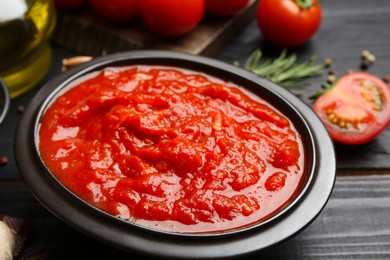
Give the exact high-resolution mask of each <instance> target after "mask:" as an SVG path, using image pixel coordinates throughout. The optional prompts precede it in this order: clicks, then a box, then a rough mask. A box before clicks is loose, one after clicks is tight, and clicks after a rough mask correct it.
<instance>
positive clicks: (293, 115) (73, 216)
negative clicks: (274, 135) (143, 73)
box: [15, 51, 336, 259]
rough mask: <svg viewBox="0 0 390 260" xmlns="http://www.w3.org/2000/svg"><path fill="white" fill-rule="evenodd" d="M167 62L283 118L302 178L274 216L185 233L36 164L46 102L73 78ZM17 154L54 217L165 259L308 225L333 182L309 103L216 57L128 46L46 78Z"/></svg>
mask: <svg viewBox="0 0 390 260" xmlns="http://www.w3.org/2000/svg"><path fill="white" fill-rule="evenodd" d="M131 65H157V66H161V65H163V66H170V67H177V68H182V69H190V70H193V71H199V72H203V73H206V74H209V75H211V76H214V77H217V78H222V79H224V80H228V81H232V82H234V83H236V84H237V85H241V86H245V88H247V89H249V90H250V91H251V92H253V93H254V94H256V95H259V96H260V97H261V98H262V99H264V100H266V101H267V102H268V103H270V104H271V105H273V106H274V107H276V108H277V109H278V110H279V111H280V112H282V113H283V114H284V115H285V116H287V117H288V118H289V119H290V120H291V121H292V122H293V123H294V125H295V127H296V128H297V130H298V132H299V133H300V135H301V137H302V141H303V146H304V150H305V166H304V167H305V170H304V177H303V184H302V185H301V187H300V192H299V193H298V195H297V196H296V198H295V199H294V200H293V201H292V202H291V203H290V204H288V205H287V206H286V207H284V208H283V209H282V210H280V212H278V213H277V214H276V215H274V216H273V217H271V218H269V219H267V220H266V221H262V222H259V223H256V224H253V225H250V226H247V227H244V228H240V229H237V230H234V231H231V232H221V233H218V232H217V233H205V234H186V233H178V232H165V231H159V230H154V229H151V228H147V227H142V226H139V225H135V224H134V223H132V222H129V221H124V220H121V219H119V218H116V217H114V216H112V215H109V214H107V213H105V212H103V211H101V210H99V209H97V208H95V207H93V206H91V205H90V204H88V203H86V202H84V201H83V200H81V199H80V198H78V197H77V196H76V195H74V194H73V193H72V192H71V191H69V190H68V189H67V188H66V187H64V186H63V185H62V184H61V183H60V182H59V181H58V180H57V179H56V178H55V177H54V175H52V174H51V173H50V172H49V171H48V169H47V168H46V167H45V166H44V164H43V163H42V161H41V159H40V156H39V151H38V148H37V147H36V142H35V140H36V139H37V129H38V125H39V122H40V119H41V117H42V114H43V113H44V111H45V108H46V107H47V106H48V104H50V102H51V101H52V100H53V99H55V98H56V97H57V95H59V93H61V91H62V90H63V89H64V88H66V87H67V86H68V85H69V84H71V83H72V82H73V81H75V80H77V79H80V78H82V77H83V76H85V75H88V74H90V73H92V72H95V71H100V70H102V69H104V68H107V67H118V66H131ZM15 157H16V162H17V165H18V169H19V171H20V174H21V175H22V177H23V179H24V182H25V183H26V185H27V186H28V188H29V189H30V191H31V192H32V193H33V194H34V196H35V197H36V198H37V199H38V200H39V201H40V203H41V204H43V205H44V206H45V207H46V208H47V209H49V210H50V211H51V212H52V213H54V214H55V215H56V216H57V217H58V218H60V219H62V220H63V221H64V222H66V223H68V224H69V225H71V226H72V227H74V228H76V229H78V230H79V231H81V232H83V233H86V234H88V235H89V236H91V237H94V238H96V239H97V240H100V241H103V242H105V243H107V244H109V245H112V246H114V247H117V248H120V249H123V250H127V251H129V252H135V253H140V254H144V255H149V256H157V257H166V258H181V259H182V258H198V259H211V258H212V259H218V258H220V259H224V258H231V257H241V256H245V255H250V254H255V253H258V252H260V251H262V250H265V249H267V248H270V247H272V246H275V245H278V244H280V243H282V242H284V241H285V240H287V239H290V238H291V237H293V236H294V235H296V234H298V233H299V232H300V231H302V230H303V229H304V228H305V227H307V226H308V225H309V224H310V223H311V222H312V221H313V220H314V219H315V218H316V217H317V216H318V215H319V214H320V212H321V210H322V209H323V208H324V206H325V205H326V202H327V201H328V199H329V196H330V194H331V191H332V189H333V185H334V181H335V171H336V162H335V153H334V148H333V143H332V141H331V139H330V137H329V135H328V133H327V131H326V129H325V128H324V126H323V124H322V123H321V121H320V120H319V119H318V117H317V116H316V114H315V113H314V112H313V111H312V109H311V108H310V107H309V106H308V105H306V104H305V103H304V102H302V101H301V100H300V99H299V98H297V97H296V96H294V95H293V94H292V93H290V92H289V91H287V90H286V89H284V88H282V87H279V86H277V85H276V84H274V83H272V82H270V81H268V80H265V79H262V78H259V77H258V76H256V75H254V74H252V73H250V72H248V71H245V70H243V69H240V68H238V67H236V66H233V65H231V64H228V63H224V62H221V61H217V60H215V59H210V58H205V57H200V56H192V55H188V54H182V53H176V52H168V51H133V52H124V53H118V54H114V55H108V56H104V57H100V58H96V59H94V60H92V61H90V62H88V63H85V64H82V65H79V66H78V67H75V68H72V69H71V70H69V71H67V72H66V73H63V74H61V75H59V76H57V77H56V78H53V79H52V80H51V81H50V82H48V83H47V84H46V85H45V86H44V87H43V88H42V89H41V90H40V91H39V92H38V94H37V95H36V96H35V97H34V99H33V100H32V101H31V103H30V105H29V106H28V107H27V109H26V111H25V113H24V114H23V117H22V119H21V121H20V125H19V127H18V129H17V133H16V143H15Z"/></svg>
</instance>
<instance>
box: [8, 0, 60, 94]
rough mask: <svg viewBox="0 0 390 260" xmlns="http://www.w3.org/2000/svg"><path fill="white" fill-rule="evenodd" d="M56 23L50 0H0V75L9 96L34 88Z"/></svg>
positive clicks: (48, 56)
mask: <svg viewBox="0 0 390 260" xmlns="http://www.w3.org/2000/svg"><path fill="white" fill-rule="evenodd" d="M12 12H14V13H12ZM55 22H56V13H55V8H54V5H53V3H52V1H51V0H0V77H1V78H2V79H3V80H4V82H5V83H6V85H7V86H8V89H9V92H10V95H11V97H16V96H19V95H21V94H22V93H24V92H26V91H27V90H29V89H31V88H33V87H34V86H36V85H37V83H38V82H39V81H40V80H42V78H43V77H44V76H45V74H46V73H47V71H48V69H49V67H50V64H51V59H52V53H51V48H50V46H49V43H48V40H49V37H50V35H51V33H52V32H53V29H54V27H55Z"/></svg>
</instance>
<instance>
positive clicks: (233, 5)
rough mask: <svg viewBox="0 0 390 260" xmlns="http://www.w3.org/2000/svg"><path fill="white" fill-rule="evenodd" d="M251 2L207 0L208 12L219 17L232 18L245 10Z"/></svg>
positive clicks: (247, 0)
mask: <svg viewBox="0 0 390 260" xmlns="http://www.w3.org/2000/svg"><path fill="white" fill-rule="evenodd" d="M248 3H249V0H206V12H208V13H210V14H212V15H217V16H231V15H235V14H237V13H238V12H239V11H241V10H243V9H244V8H245V7H246V6H247V5H248Z"/></svg>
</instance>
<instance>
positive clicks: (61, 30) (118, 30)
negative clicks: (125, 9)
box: [52, 0, 257, 56]
mask: <svg viewBox="0 0 390 260" xmlns="http://www.w3.org/2000/svg"><path fill="white" fill-rule="evenodd" d="M256 6H257V0H250V2H249V4H248V6H247V7H246V8H245V9H244V10H243V11H241V12H240V13H239V14H237V15H235V16H233V17H213V16H211V15H207V14H205V15H204V17H203V19H202V21H201V23H200V24H199V26H198V27H197V28H195V30H194V31H192V32H190V33H189V34H187V35H185V36H183V37H178V38H164V37H159V36H157V35H156V34H154V33H151V32H150V31H149V30H148V29H147V28H146V27H145V25H144V24H143V23H142V21H141V20H140V19H138V20H137V21H132V22H125V23H113V22H108V21H107V20H104V19H102V18H100V17H98V16H97V15H96V14H95V13H94V12H93V10H92V9H91V8H90V7H89V6H87V7H86V8H84V9H82V10H78V11H75V12H59V13H58V21H57V26H56V29H55V31H54V34H53V37H52V38H53V40H54V41H55V42H56V43H58V44H60V45H62V46H64V47H67V48H70V49H72V50H75V51H77V52H79V53H82V54H87V55H92V56H100V55H102V54H108V53H114V52H120V51H129V50H137V49H159V50H160V49H161V50H173V51H179V52H186V53H190V54H196V55H198V54H202V55H206V56H213V55H215V54H216V53H217V52H218V51H219V50H220V49H221V48H222V47H223V46H224V45H225V43H227V42H228V41H229V40H230V39H232V38H234V37H235V36H236V35H237V33H238V32H239V30H240V29H242V28H243V27H244V26H245V25H247V24H248V23H249V22H250V21H252V20H253V19H254V16H255V11H256Z"/></svg>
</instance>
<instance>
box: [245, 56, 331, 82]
mask: <svg viewBox="0 0 390 260" xmlns="http://www.w3.org/2000/svg"><path fill="white" fill-rule="evenodd" d="M262 54H263V53H262V51H261V50H260V49H257V50H255V51H254V52H253V53H252V54H251V55H250V56H249V58H248V59H247V60H246V62H245V68H246V69H247V70H249V71H251V72H253V73H255V74H257V75H258V76H261V77H264V78H267V79H269V80H271V81H273V82H275V83H277V84H279V85H281V86H284V87H298V86H306V85H308V83H307V82H305V81H304V80H305V79H306V78H309V77H312V76H317V75H322V74H323V72H324V69H325V65H324V64H315V59H316V58H315V57H312V58H310V59H309V60H307V61H305V62H303V63H299V64H298V63H297V55H296V53H292V54H290V55H288V54H287V50H286V49H283V50H282V52H281V53H280V55H279V57H277V58H276V59H274V60H273V61H271V60H270V59H267V60H265V61H262V60H261V58H262Z"/></svg>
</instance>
